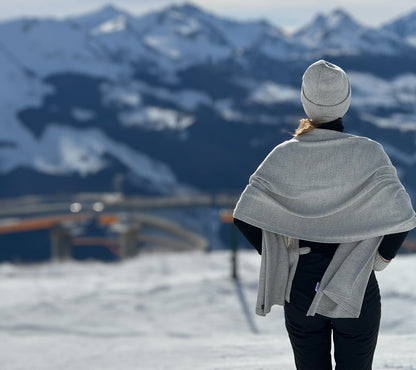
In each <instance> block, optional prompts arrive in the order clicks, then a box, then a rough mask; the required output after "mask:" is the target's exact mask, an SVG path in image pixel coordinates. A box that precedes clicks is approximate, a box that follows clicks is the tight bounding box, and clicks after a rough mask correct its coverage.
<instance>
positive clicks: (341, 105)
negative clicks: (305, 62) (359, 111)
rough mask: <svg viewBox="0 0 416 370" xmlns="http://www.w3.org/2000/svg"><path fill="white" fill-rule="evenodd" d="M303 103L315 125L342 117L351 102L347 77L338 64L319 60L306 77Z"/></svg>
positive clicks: (309, 68)
mask: <svg viewBox="0 0 416 370" xmlns="http://www.w3.org/2000/svg"><path fill="white" fill-rule="evenodd" d="M301 99H302V105H303V109H304V110H305V113H306V114H307V115H308V117H309V118H310V119H311V120H312V121H313V122H315V123H325V122H330V121H333V120H336V119H337V118H340V117H342V116H343V115H344V114H345V113H346V112H347V110H348V108H349V106H350V101H351V86H350V82H349V80H348V76H347V74H346V73H345V72H344V71H343V70H342V69H341V68H340V67H338V66H336V65H335V64H332V63H329V62H327V61H325V60H318V61H317V62H315V63H313V64H311V65H310V66H309V67H308V69H307V70H306V71H305V73H304V75H303V77H302V92H301Z"/></svg>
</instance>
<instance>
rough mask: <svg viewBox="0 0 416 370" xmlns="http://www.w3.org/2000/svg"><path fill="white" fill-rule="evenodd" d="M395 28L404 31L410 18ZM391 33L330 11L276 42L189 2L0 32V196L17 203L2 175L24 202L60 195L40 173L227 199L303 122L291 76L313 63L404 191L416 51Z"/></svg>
mask: <svg viewBox="0 0 416 370" xmlns="http://www.w3.org/2000/svg"><path fill="white" fill-rule="evenodd" d="M412 14H413V15H412ZM406 17H407V18H406ZM409 17H410V18H409ZM405 18H406V19H407V22H408V23H409V27H408V28H409V29H410V28H411V27H410V25H411V23H412V22H413V20H415V22H416V12H412V13H410V14H409V15H406V16H404V17H403V19H405ZM397 21H398V20H397V19H396V20H394V21H392V23H391V24H393V23H394V22H397ZM397 32H399V31H397ZM397 32H396V31H394V27H392V28H391V29H389V27H388V25H384V26H383V27H380V28H377V29H376V28H371V27H367V26H365V25H361V24H359V23H358V22H356V21H355V20H354V18H353V17H352V16H351V15H350V14H349V13H347V12H346V11H344V10H342V9H335V10H334V11H331V12H330V13H328V14H326V15H325V14H320V15H317V16H316V17H315V18H314V19H313V20H312V21H311V22H310V23H309V24H307V25H305V26H304V27H303V28H301V29H299V30H298V31H297V32H294V33H293V34H287V33H285V32H283V31H282V29H280V28H279V27H278V26H275V25H272V24H271V23H269V22H265V21H246V22H239V21H236V20H233V19H230V18H227V17H222V16H217V15H216V14H213V13H210V12H206V11H205V10H204V9H202V8H200V7H197V6H195V5H192V4H190V3H187V4H184V5H181V6H180V5H173V6H169V7H166V8H163V9H161V10H159V11H154V12H151V13H149V14H144V15H141V16H133V15H131V14H130V13H129V12H126V11H124V10H122V9H120V8H118V7H114V6H112V5H106V6H104V7H102V8H100V9H98V10H97V11H94V12H90V13H88V14H84V15H80V16H77V17H74V16H71V17H67V18H65V19H62V20H57V19H51V18H47V19H45V20H41V19H20V20H14V21H9V22H1V23H0V65H2V68H1V69H0V93H1V96H2V97H3V98H2V99H0V108H1V111H0V112H1V113H0V116H1V118H2V119H1V120H0V129H2V131H3V139H2V143H4V145H0V179H3V180H4V181H3V184H5V185H4V186H2V185H0V196H8V195H10V194H13V195H18V193H22V194H24V193H30V192H31V191H32V189H31V187H30V184H27V186H24V185H19V186H18V187H15V188H13V186H12V185H11V182H10V178H11V177H10V178H8V176H12V177H13V176H14V177H13V178H15V179H16V181H18V179H21V178H22V175H21V173H22V171H23V173H24V172H25V171H26V170H27V171H28V172H27V173H28V174H29V173H32V171H37V172H38V173H39V175H40V176H39V181H38V182H39V186H37V187H36V190H33V191H35V192H41V191H44V192H46V193H50V192H52V193H53V192H59V191H60V190H59V187H56V186H48V185H47V182H48V180H47V179H48V177H50V176H58V177H59V176H66V177H68V179H69V178H70V177H71V176H72V175H74V176H75V175H76V176H80V177H81V178H83V179H84V180H83V181H79V185H78V186H77V181H72V180H68V181H69V182H70V183H71V184H73V185H74V187H73V189H74V191H82V190H88V191H94V189H95V188H99V189H100V190H102V189H103V188H104V189H105V188H106V189H108V190H111V189H112V183H113V180H112V178H113V177H116V176H117V175H118V174H119V172H121V173H122V174H123V175H124V178H125V181H126V184H125V185H126V186H125V188H126V189H129V191H131V192H133V191H137V192H146V193H148V192H152V191H153V192H155V193H159V192H162V193H166V192H176V191H183V189H189V188H193V189H194V190H215V189H218V188H221V189H223V188H234V189H239V188H241V187H242V186H243V185H244V184H245V182H246V181H247V178H248V176H249V175H250V173H251V172H252V171H253V170H254V169H255V168H256V166H257V164H258V163H259V161H260V160H261V159H262V158H263V157H264V155H265V154H267V152H268V151H269V150H270V149H271V148H273V146H274V145H276V143H278V142H279V141H282V140H284V139H287V138H290V133H291V132H293V131H294V125H295V124H296V121H297V120H298V119H299V118H301V117H302V114H303V112H302V107H301V104H300V99H299V93H298V90H299V86H300V83H301V76H302V73H303V71H304V70H305V68H306V67H307V66H308V65H309V64H310V63H311V62H312V61H314V60H316V59H321V58H324V59H325V58H326V59H330V60H331V61H332V62H334V63H336V64H339V65H340V66H342V67H343V68H344V69H345V70H346V71H347V72H348V73H349V75H350V77H351V81H352V85H353V100H352V104H351V109H350V111H349V113H348V114H347V116H346V121H348V120H351V121H353V122H354V126H353V127H352V131H354V132H355V133H357V134H361V135H367V136H370V137H374V138H375V139H377V140H379V141H380V142H382V143H383V144H385V147H386V148H390V149H389V151H390V153H389V154H391V155H392V156H393V159H394V161H395V164H396V165H397V166H398V169H399V172H400V174H401V176H402V178H403V179H404V182H405V183H406V185H408V186H409V187H410V189H411V190H410V191H412V192H415V193H416V178H415V176H414V175H413V173H415V169H416V164H415V163H413V162H414V161H406V160H403V158H404V157H403V155H402V153H409V155H411V156H412V155H414V148H413V147H412V146H411V144H410V142H409V140H408V139H407V138H406V136H409V135H410V136H411V137H414V135H415V132H416V122H415V119H414V118H413V117H414V116H415V113H416V111H415V108H414V104H412V101H414V100H415V99H416V82H415V81H416V78H415V76H416V67H415V65H416V57H415V56H414V55H415V50H416V49H415V47H416V46H414V45H413V44H412V43H411V42H408V41H403V40H401V39H400V36H399V34H398V33H397ZM400 32H401V31H400ZM406 40H407V39H406ZM52 133H53V134H52ZM97 138H99V139H97ZM64 143H66V144H65V145H66V146H65V145H64ZM68 143H69V144H68ZM402 143H406V144H405V146H404V147H402V146H403V145H402ZM65 148H66V149H65ZM68 148H72V149H68ZM242 148H244V149H242ZM246 148H249V149H250V150H245V149H246ZM399 149H400V150H399ZM242 151H244V153H243V152H242ZM126 153H128V154H126ZM109 158H110V160H109ZM131 158H146V160H144V159H143V162H142V163H146V164H143V165H142V167H140V166H135V165H134V163H132V161H131ZM137 161H138V163H140V160H139V159H138V160H137ZM111 163H114V164H115V165H114V166H113V167H112V165H111ZM152 166H153V167H155V168H162V169H163V170H161V171H160V176H156V175H155V174H153V173H151V171H150V170H149V168H150V167H152ZM111 168H112V169H111ZM51 169H55V172H54V171H52V170H51ZM56 169H59V170H60V171H61V172H59V171H57V170H56ZM230 169H232V170H231V171H230ZM13 171H14V172H13ZM16 171H18V173H19V175H18V176H15V175H12V173H16ZM100 171H101V172H103V171H107V172H105V173H106V176H107V177H108V179H107V183H106V184H102V183H101V182H102V181H103V177H102V176H100ZM42 176H45V178H44V181H45V185H44V186H42V181H43V180H42V178H43V177H42ZM23 177H24V176H23ZM104 178H105V177H104ZM132 179H134V181H133V180H132ZM19 181H20V180H19ZM98 182H100V184H99V185H98ZM17 189H19V192H17ZM412 189H414V190H412Z"/></svg>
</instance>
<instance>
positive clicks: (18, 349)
mask: <svg viewBox="0 0 416 370" xmlns="http://www.w3.org/2000/svg"><path fill="white" fill-rule="evenodd" d="M238 261H239V274H240V277H241V280H240V282H239V283H236V282H234V281H233V280H232V279H230V254H229V252H225V251H222V252H218V251H217V252H212V253H209V254H205V253H199V252H198V253H192V252H188V253H183V254H170V253H169V254H150V255H140V256H138V257H137V258H134V259H132V260H129V261H126V262H122V263H118V264H103V263H98V262H85V263H75V262H66V263H62V264H42V265H31V266H30V265H26V266H16V265H11V264H2V265H0V296H1V297H2V304H1V306H0V341H1V343H2V345H1V362H2V369H5V370H23V369H27V368H28V366H29V367H30V369H34V370H37V369H39V370H49V369H51V370H52V369H61V370H65V369H68V370H69V369H71V370H72V369H78V370H83V369H85V370H103V369H123V370H129V369H132V370H133V369H134V370H137V369H140V370H148V369H152V370H161V369H165V370H167V369H177V370H188V369H189V370H190V369H192V370H196V369H198V370H213V369H221V370H227V369H230V370H231V369H238V370H253V369H258V370H260V369H263V370H272V369H279V370H280V369H281V370H291V369H293V368H294V362H293V359H292V353H291V348H290V345H289V340H288V338H287V334H286V330H285V327H284V322H283V317H282V309H281V308H280V307H274V308H273V310H272V312H271V313H270V314H269V315H268V316H267V317H265V318H264V317H260V316H256V315H254V307H255V298H256V289H257V277H258V270H259V264H260V257H259V256H258V255H257V254H256V253H255V252H254V251H244V252H241V253H240V254H239V256H238ZM415 265H416V258H415V257H414V256H403V255H400V256H398V257H396V259H395V260H394V261H393V262H392V263H391V265H390V266H389V267H388V268H387V269H386V270H385V271H383V272H381V273H378V275H377V276H378V280H379V284H380V289H381V292H382V305H383V313H382V325H381V333H380V337H379V342H378V347H377V351H376V355H375V361H374V367H373V368H374V369H375V370H379V369H403V370H404V369H406V370H411V369H415V364H416V354H415V352H414V346H415V343H416V334H415V332H416V320H415V318H414V312H415V310H416V295H415V290H416V289H415V288H416V287H415V282H414V268H415Z"/></svg>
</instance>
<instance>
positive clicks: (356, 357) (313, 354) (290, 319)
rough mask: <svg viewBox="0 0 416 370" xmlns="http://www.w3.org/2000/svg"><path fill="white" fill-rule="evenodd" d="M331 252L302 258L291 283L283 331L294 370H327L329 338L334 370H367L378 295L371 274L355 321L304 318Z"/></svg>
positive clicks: (378, 309)
mask: <svg viewBox="0 0 416 370" xmlns="http://www.w3.org/2000/svg"><path fill="white" fill-rule="evenodd" d="M333 252H334V251H331V252H329V253H328V252H318V253H310V254H307V255H302V256H300V258H299V263H298V267H297V270H296V274H295V277H294V280H293V285H292V291H291V296H290V303H287V302H286V304H285V307H284V311H285V320H286V328H287V331H288V333H289V338H290V342H291V344H292V348H293V353H294V356H295V363H296V368H297V369H298V370H331V369H332V364H331V334H332V336H333V342H334V358H335V362H336V370H369V369H371V365H372V362H373V356H374V351H375V348H376V343H377V337H378V329H379V324H380V315H381V304H380V292H379V288H378V283H377V280H376V277H375V274H374V272H373V273H372V274H371V276H370V279H369V282H368V285H367V289H366V293H365V296H364V301H363V305H362V308H361V314H360V317H359V318H356V319H331V318H328V317H324V316H321V315H318V314H317V315H315V316H306V312H307V310H308V308H309V306H310V304H311V302H312V299H313V297H314V295H315V287H316V283H317V282H319V281H320V279H321V278H322V276H323V273H324V272H325V270H326V267H327V266H328V264H329V262H330V261H331V259H332V255H333Z"/></svg>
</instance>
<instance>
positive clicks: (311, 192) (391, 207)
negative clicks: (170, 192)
mask: <svg viewBox="0 0 416 370" xmlns="http://www.w3.org/2000/svg"><path fill="white" fill-rule="evenodd" d="M234 217H235V218H238V219H240V220H242V221H244V222H247V223H249V224H251V225H254V226H257V227H259V228H261V229H262V236H263V246H262V250H263V252H262V261H261V267H260V277H259V288H258V297H257V307H256V313H257V314H259V315H266V314H267V313H268V312H269V311H270V309H271V306H272V305H274V304H279V305H284V302H285V301H288V302H289V301H290V290H291V284H292V279H293V276H294V274H295V271H296V266H297V262H298V258H299V253H300V252H299V239H304V240H309V241H314V242H323V243H340V245H339V247H338V248H337V251H336V252H335V255H334V257H333V259H332V261H331V263H330V265H329V266H328V268H327V270H326V272H325V274H324V276H323V278H322V281H321V282H320V286H319V289H318V291H317V293H316V295H315V298H314V300H313V302H312V304H311V306H310V308H309V311H308V313H307V315H310V316H313V315H315V313H319V314H321V315H324V316H328V317H358V316H359V314H360V310H361V304H362V300H363V297H364V293H365V288H366V286H367V282H368V279H369V276H370V274H371V272H372V271H373V269H374V263H375V258H376V254H377V249H378V246H379V244H380V242H381V240H382V237H383V236H384V235H386V234H393V233H399V232H403V231H408V230H411V229H413V228H414V227H416V217H415V212H414V210H413V208H412V204H411V201H410V198H409V196H408V194H407V192H406V190H405V189H404V187H403V185H402V184H401V183H400V181H399V179H398V177H397V173H396V169H395V168H394V167H393V165H392V164H391V162H390V159H389V158H388V156H387V154H386V153H385V152H384V150H383V148H382V146H381V145H380V144H378V143H377V142H375V141H373V140H370V139H368V138H364V137H360V136H354V135H350V134H346V133H343V132H338V131H332V130H324V129H315V130H312V131H310V132H308V133H306V134H304V135H301V136H298V137H295V138H293V139H291V140H288V141H285V142H283V143H282V144H280V145H278V146H276V147H275V148H274V149H273V150H272V151H271V152H270V154H269V155H268V156H267V157H266V159H265V160H264V161H263V162H262V163H261V164H260V166H259V167H258V169H257V170H256V171H255V172H254V174H253V175H252V176H251V177H250V180H249V184H248V185H247V187H246V188H245V190H244V191H243V193H242V194H241V196H240V199H239V201H238V202H237V205H236V207H235V209H234ZM301 253H302V251H301Z"/></svg>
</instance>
